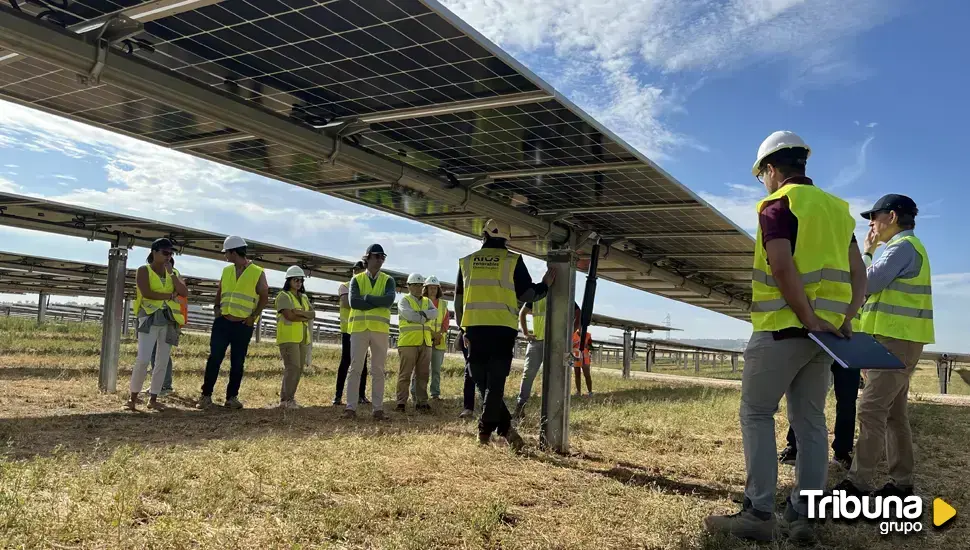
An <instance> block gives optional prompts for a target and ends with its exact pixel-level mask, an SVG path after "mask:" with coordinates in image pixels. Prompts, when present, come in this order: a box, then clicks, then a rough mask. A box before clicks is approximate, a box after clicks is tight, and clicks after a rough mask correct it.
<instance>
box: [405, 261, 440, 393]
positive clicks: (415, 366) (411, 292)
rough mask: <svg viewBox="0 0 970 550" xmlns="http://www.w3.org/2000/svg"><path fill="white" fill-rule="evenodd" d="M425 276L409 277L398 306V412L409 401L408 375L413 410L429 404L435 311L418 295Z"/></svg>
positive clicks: (436, 312)
mask: <svg viewBox="0 0 970 550" xmlns="http://www.w3.org/2000/svg"><path fill="white" fill-rule="evenodd" d="M424 281H425V279H424V277H422V276H421V275H420V274H419V273H412V274H411V275H410V276H408V293H407V294H405V295H404V297H402V298H401V300H400V301H399V302H398V303H397V319H398V321H397V322H398V330H399V331H400V332H399V334H398V339H397V354H398V357H399V358H400V361H401V368H400V370H399V371H398V375H397V410H398V412H404V411H405V410H406V406H407V402H408V393H409V389H410V382H411V374H412V373H413V374H414V377H415V379H416V380H417V382H416V383H415V393H416V396H415V398H414V401H415V408H416V409H417V410H419V411H427V410H430V409H431V405H429V404H428V375H429V374H430V371H431V348H432V346H433V345H434V340H433V338H432V334H433V333H434V326H433V324H434V322H435V320H436V319H437V318H438V310H437V309H435V307H434V305H433V304H432V303H431V300H429V299H428V298H426V297H424V296H421V290H422V289H423V288H424Z"/></svg>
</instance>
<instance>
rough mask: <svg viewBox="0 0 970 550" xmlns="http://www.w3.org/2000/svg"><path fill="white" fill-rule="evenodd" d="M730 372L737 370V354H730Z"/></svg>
mask: <svg viewBox="0 0 970 550" xmlns="http://www.w3.org/2000/svg"><path fill="white" fill-rule="evenodd" d="M731 372H738V354H737V353H732V354H731Z"/></svg>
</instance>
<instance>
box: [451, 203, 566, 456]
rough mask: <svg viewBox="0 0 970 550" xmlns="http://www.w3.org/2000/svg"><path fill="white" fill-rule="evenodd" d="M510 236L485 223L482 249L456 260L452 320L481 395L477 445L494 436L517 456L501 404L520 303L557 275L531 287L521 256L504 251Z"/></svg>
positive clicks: (502, 226)
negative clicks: (462, 337) (454, 321)
mask: <svg viewBox="0 0 970 550" xmlns="http://www.w3.org/2000/svg"><path fill="white" fill-rule="evenodd" d="M511 233H512V229H511V227H510V226H509V224H507V223H504V222H500V221H498V220H489V221H488V222H487V223H486V224H485V227H484V229H483V231H482V248H481V249H480V250H479V251H477V252H475V253H472V254H470V255H468V256H466V257H464V258H462V259H461V260H459V263H458V279H457V280H458V284H457V288H456V290H455V315H456V317H457V321H458V325H459V326H460V327H461V329H462V331H463V332H464V337H465V338H466V344H467V349H468V364H469V366H470V370H471V372H472V377H473V378H474V379H475V385H476V386H477V387H478V391H479V392H480V393H481V394H482V414H481V416H480V417H479V420H478V440H479V443H481V444H483V445H487V444H488V443H489V441H490V440H491V436H492V432H496V433H498V435H500V436H502V437H504V438H505V439H506V440H507V441H508V442H509V446H510V447H511V448H512V449H513V450H516V451H519V450H521V449H522V447H523V446H524V445H525V442H524V441H523V440H522V437H521V436H519V434H518V433H517V432H516V431H515V428H513V427H512V414H511V413H510V412H509V409H508V407H506V405H505V380H506V378H508V376H509V372H510V370H511V368H512V353H513V349H514V347H515V339H516V337H517V336H518V333H519V331H518V312H519V301H523V302H535V301H536V300H540V299H542V298H543V297H544V296H545V295H546V293H547V292H548V290H549V285H551V284H552V283H553V281H555V279H556V272H555V271H554V270H549V271H546V274H545V275H544V276H543V278H542V282H541V283H538V284H535V283H533V282H532V277H531V276H530V275H529V269H528V268H527V267H526V266H525V262H523V261H522V256H520V255H519V254H515V253H513V252H510V251H509V250H508V248H506V244H507V243H508V240H509V237H510V236H511Z"/></svg>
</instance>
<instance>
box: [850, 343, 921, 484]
mask: <svg viewBox="0 0 970 550" xmlns="http://www.w3.org/2000/svg"><path fill="white" fill-rule="evenodd" d="M876 340H878V341H879V342H880V343H882V345H884V346H886V348H887V349H888V350H889V351H890V352H892V354H893V355H895V356H896V357H898V358H899V360H900V361H902V362H903V364H904V365H906V368H905V369H903V370H864V371H862V375H863V377H865V381H866V384H865V388H863V390H862V396H861V397H860V398H859V410H858V417H859V442H858V443H856V454H855V457H853V459H852V469H851V470H849V481H851V482H852V484H853V485H855V486H856V487H858V488H859V489H862V490H873V489H877V488H878V487H875V486H874V485H873V478H874V477H875V474H876V466H878V465H879V462H880V461H881V460H882V459H883V457H886V458H887V462H888V465H889V478H890V480H891V481H892V483H893V484H894V485H896V486H897V487H902V488H905V487H912V486H913V468H914V466H915V459H914V457H913V431H912V429H911V428H910V426H909V413H908V411H907V408H906V402H907V400H908V398H909V380H910V378H911V377H912V376H913V371H914V370H915V369H916V364H917V363H918V362H919V356H920V354H922V353H923V344H919V343H916V342H909V341H907V340H897V339H895V338H884V337H881V336H876Z"/></svg>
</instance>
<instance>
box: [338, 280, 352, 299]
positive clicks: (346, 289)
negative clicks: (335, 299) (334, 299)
mask: <svg viewBox="0 0 970 550" xmlns="http://www.w3.org/2000/svg"><path fill="white" fill-rule="evenodd" d="M347 294H350V286H348V285H347V283H340V286H339V287H337V296H344V295H347Z"/></svg>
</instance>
